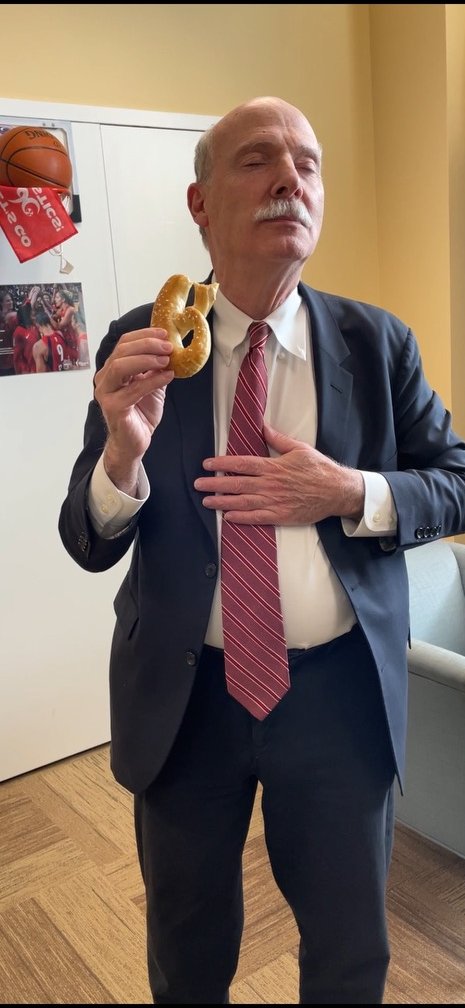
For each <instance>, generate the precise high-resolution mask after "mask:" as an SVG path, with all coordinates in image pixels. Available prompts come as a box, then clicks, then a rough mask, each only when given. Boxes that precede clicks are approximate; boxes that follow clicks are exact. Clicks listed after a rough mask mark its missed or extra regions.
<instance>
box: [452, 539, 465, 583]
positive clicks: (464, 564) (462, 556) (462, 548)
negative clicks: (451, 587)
mask: <svg viewBox="0 0 465 1008" xmlns="http://www.w3.org/2000/svg"><path fill="white" fill-rule="evenodd" d="M450 548H451V550H452V552H453V553H454V556H455V559H456V561H457V566H458V569H459V571H460V577H461V578H462V586H463V590H464V592H465V543H461V542H451V543H450Z"/></svg>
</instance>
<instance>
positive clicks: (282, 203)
mask: <svg viewBox="0 0 465 1008" xmlns="http://www.w3.org/2000/svg"><path fill="white" fill-rule="evenodd" d="M278 217H291V218H292V219H293V220H297V221H299V222H300V224H304V225H305V226H306V227H311V224H312V218H311V216H310V214H309V212H308V210H307V207H306V206H304V204H303V203H299V202H297V201H296V200H289V199H278V200H270V202H269V203H268V205H267V206H264V207H260V209H259V210H256V212H255V214H254V220H256V221H264V220H276V219H277V218H278Z"/></svg>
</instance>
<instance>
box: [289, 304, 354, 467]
mask: <svg viewBox="0 0 465 1008" xmlns="http://www.w3.org/2000/svg"><path fill="white" fill-rule="evenodd" d="M299 293H300V294H301V295H302V298H303V300H304V301H305V303H306V305H307V307H308V309H309V313H310V322H311V345H312V351H313V360H314V366H315V383H316V394H317V403H318V430H317V439H316V447H317V449H318V451H321V452H323V454H325V455H329V456H330V457H331V458H333V459H336V460H337V461H338V462H341V463H343V462H344V460H345V448H346V440H347V422H348V416H349V406H350V400H351V395H352V382H353V376H352V374H350V372H349V371H347V370H346V369H345V368H344V367H343V366H342V362H343V361H344V360H346V359H347V357H348V356H349V349H348V347H347V344H346V342H345V340H344V338H343V336H342V333H341V331H340V329H339V327H338V326H337V325H336V322H335V321H334V319H333V316H332V315H331V312H330V311H329V308H328V307H327V305H326V303H325V301H324V299H323V298H322V296H321V294H319V293H318V292H317V291H314V290H312V289H311V288H310V287H307V286H305V284H300V285H299Z"/></svg>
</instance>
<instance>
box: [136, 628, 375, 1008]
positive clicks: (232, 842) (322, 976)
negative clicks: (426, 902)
mask: <svg viewBox="0 0 465 1008" xmlns="http://www.w3.org/2000/svg"><path fill="white" fill-rule="evenodd" d="M290 655H291V683H292V685H291V689H290V690H289V692H288V693H287V695H286V696H285V697H284V699H283V700H282V701H281V702H280V703H279V704H278V706H277V707H276V708H275V709H274V710H273V711H272V712H271V713H270V714H269V715H268V717H266V718H265V720H264V721H257V720H256V719H255V718H254V717H253V716H252V715H250V714H249V713H248V712H247V711H246V710H245V709H244V708H243V707H242V706H241V705H240V704H238V703H237V702H236V701H235V700H233V699H232V698H231V697H230V696H229V695H228V694H227V692H226V688H225V680H224V664H223V653H222V652H221V651H217V650H216V649H214V648H208V647H206V648H204V651H203V653H202V658H201V661H200V665H199V670H198V675H197V678H196V683H195V686H194V690H193V693H192V696H191V699H190V702H189V705H188V709H187V712H186V715H185V718H184V721H183V723H182V725H181V728H180V731H179V734H178V737H177V740H176V742H175V744H174V747H173V749H172V751H171V753H170V756H169V758H168V761H167V762H166V764H165V766H164V768H163V770H162V771H161V773H160V774H159V776H158V777H157V779H156V780H155V781H154V782H153V784H152V785H151V786H150V788H148V790H147V791H145V792H144V793H142V794H140V795H138V796H136V798H135V824H136V837H137V844H138V852H139V858H140V864H141V870H142V875H143V878H144V882H145V888H146V894H147V948H148V970H149V979H150V985H151V990H152V994H153V998H154V1001H155V1002H156V1003H158V1004H200V1003H207V1004H226V1003H228V1000H229V986H230V984H231V981H232V980H233V977H234V975H235V972H236V968H237V962H238V957H239V949H240V942H241V936H242V930H243V922H244V921H243V891H242V854H243V849H244V844H245V840H246V837H247V831H248V827H249V823H250V818H251V814H252V809H253V804H254V797H255V793H256V789H257V782H258V781H260V782H261V784H262V786H263V795H262V811H263V818H264V827H265V840H266V846H267V850H268V855H269V859H270V864H271V868H272V871H273V875H274V878H275V880H276V883H277V885H278V886H279V889H280V890H281V892H282V894H283V896H284V898H285V899H286V901H287V903H288V905H289V907H290V908H291V910H292V912H293V914H294V918H295V920H296V924H297V928H298V931H299V936H300V951H299V966H300V990H299V1003H300V1004H380V1003H381V1002H382V998H383V991H384V984H385V978H386V972H387V968H388V963H389V944H388V936H387V930H386V917H385V888H386V877H387V871H388V865H389V860H390V855H391V845H392V830H393V779H394V768H393V759H392V753H391V749H390V743H389V740H388V734H387V727H386V721H385V715H384V710H383V706H382V702H381V697H380V689H379V684H378V679H377V675H376V672H375V668H374V664H373V661H372V659H371V656H370V652H369V650H368V647H367V645H366V642H365V639H364V637H363V635H362V633H361V631H360V630H359V628H358V627H355V628H354V629H353V630H352V631H351V632H350V633H348V634H345V635H344V636H343V637H340V638H337V639H336V640H335V641H333V642H331V643H330V644H327V645H323V646H321V647H319V648H313V649H310V650H309V651H304V652H297V653H293V652H291V653H290ZM263 912H264V914H265V913H266V907H265V906H264V907H263ZM262 961H263V964H265V963H266V962H267V949H266V947H264V948H263V959H262ZM296 995H297V992H296ZM296 1003H297V1001H296Z"/></svg>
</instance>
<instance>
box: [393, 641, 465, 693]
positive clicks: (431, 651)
mask: <svg viewBox="0 0 465 1008" xmlns="http://www.w3.org/2000/svg"><path fill="white" fill-rule="evenodd" d="M407 663H408V670H409V672H410V673H411V674H412V675H417V676H421V677H422V678H423V679H431V680H432V681H433V682H438V683H442V684H443V685H444V686H449V687H450V688H451V689H456V690H462V691H463V692H464V693H465V656H464V655H461V654H457V652H456V651H448V650H447V649H446V648H442V647H438V646H437V645H436V644H429V643H428V642H427V641H421V640H417V638H415V637H414V638H412V646H411V648H410V649H409V650H408V651H407Z"/></svg>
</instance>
